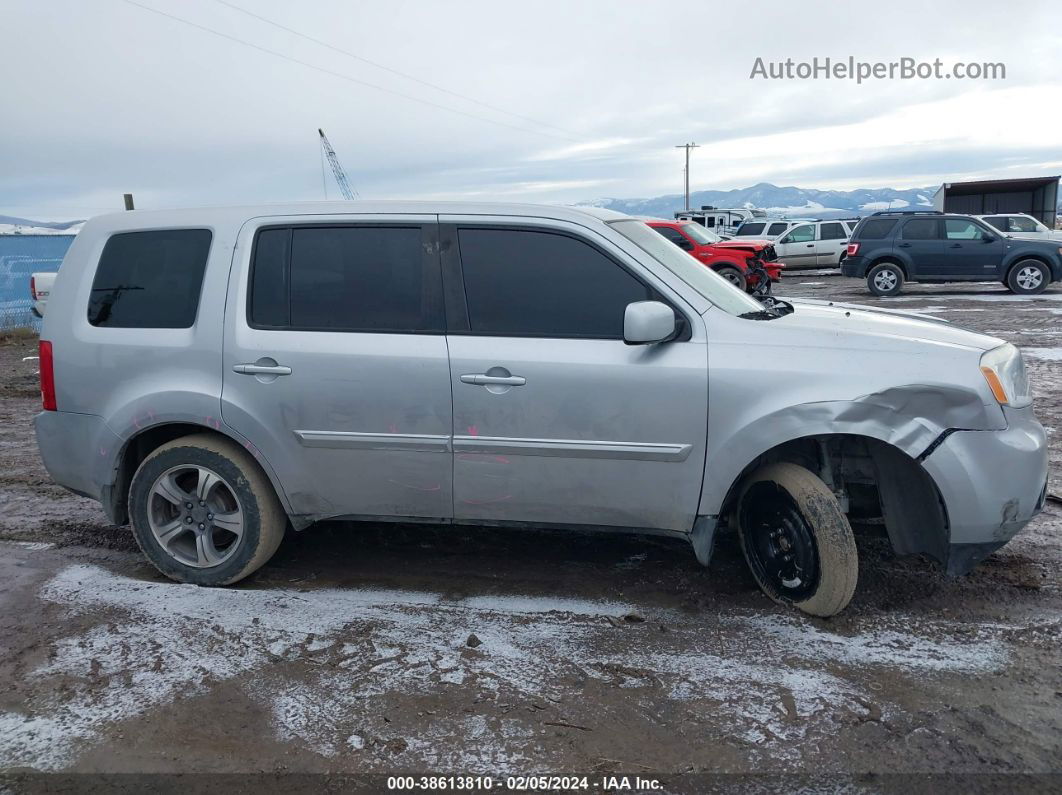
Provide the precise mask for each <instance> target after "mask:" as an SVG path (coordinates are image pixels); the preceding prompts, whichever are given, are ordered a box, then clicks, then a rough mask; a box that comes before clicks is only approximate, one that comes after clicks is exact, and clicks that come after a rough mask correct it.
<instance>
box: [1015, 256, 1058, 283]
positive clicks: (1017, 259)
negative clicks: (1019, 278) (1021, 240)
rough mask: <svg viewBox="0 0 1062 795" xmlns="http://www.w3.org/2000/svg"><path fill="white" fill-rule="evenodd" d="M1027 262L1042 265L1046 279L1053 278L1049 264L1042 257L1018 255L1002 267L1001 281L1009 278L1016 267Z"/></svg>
mask: <svg viewBox="0 0 1062 795" xmlns="http://www.w3.org/2000/svg"><path fill="white" fill-rule="evenodd" d="M1028 260H1032V261H1033V262H1038V263H1040V264H1041V265H1043V266H1044V267H1045V268H1047V278H1048V279H1053V278H1054V273H1053V271H1052V270H1051V263H1050V262H1049V261H1048V260H1047V258H1045V257H1043V256H1041V255H1039V254H1018V255H1016V256H1014V257H1012V258H1011V259H1010V260H1009V261H1008V262H1007V264H1006V265H1005V266H1004V267H1003V279H1004V281H1005V280H1007V279H1009V278H1010V274H1011V272H1012V271H1013V270H1014V269H1015V268H1016V267H1018V266H1019V265H1020V264H1021V263H1023V262H1027V261H1028Z"/></svg>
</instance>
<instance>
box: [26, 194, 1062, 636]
mask: <svg viewBox="0 0 1062 795" xmlns="http://www.w3.org/2000/svg"><path fill="white" fill-rule="evenodd" d="M766 300H767V303H766V304H765V303H760V302H758V301H757V300H756V299H753V298H751V297H749V296H747V295H745V294H744V293H742V292H741V291H740V290H737V289H735V288H734V287H732V286H731V285H730V284H729V283H728V282H726V281H725V280H724V279H722V278H720V277H718V276H717V275H715V274H714V273H713V272H712V271H710V270H709V269H707V268H705V267H704V266H703V265H701V264H700V263H699V262H698V261H697V260H695V259H693V258H692V257H691V256H689V255H688V254H686V253H685V252H683V251H682V250H681V249H679V248H678V247H676V246H674V245H673V244H672V243H670V242H669V241H667V240H666V239H664V238H662V237H661V236H660V235H658V234H657V233H656V232H654V231H653V230H652V229H650V228H649V227H648V226H646V225H645V224H644V223H642V222H641V221H638V220H634V219H631V218H629V217H628V216H624V215H621V214H619V213H613V212H609V211H605V210H582V209H566V208H557V207H538V206H527V205H493V204H491V205H484V204H445V203H375V204H370V203H363V204H352V203H350V202H343V203H333V204H308V205H298V204H295V205H285V206H266V207H251V208H230V209H212V210H177V211H167V212H128V213H123V214H118V215H109V216H103V217H99V218H95V219H93V220H91V221H89V222H88V223H87V224H86V225H85V227H84V229H83V230H82V232H81V234H79V235H78V237H77V240H76V241H75V243H74V244H73V246H72V247H71V248H70V251H69V253H68V254H67V257H66V260H65V262H64V263H63V267H62V270H61V271H60V273H59V277H58V279H57V282H56V285H55V288H54V291H53V293H52V296H51V301H50V303H49V307H48V314H47V315H46V317H45V320H44V328H43V333H42V337H41V387H42V394H43V401H44V409H45V410H44V411H43V412H41V413H40V414H39V415H38V416H37V419H36V431H37V438H38V442H39V444H40V449H41V454H42V456H43V458H44V462H45V464H46V466H47V468H48V470H49V472H50V473H51V475H52V476H53V477H54V478H55V480H56V481H57V482H58V483H60V484H62V485H63V486H65V487H67V488H69V489H70V490H72V491H74V492H76V493H78V494H82V495H85V496H88V497H91V498H93V499H96V500H99V501H100V502H101V503H102V505H103V508H104V510H105V511H106V513H107V515H108V516H109V517H110V519H111V520H112V521H113V522H115V523H118V524H124V523H127V522H128V523H131V524H132V528H133V533H134V534H135V536H136V539H137V541H138V542H139V544H140V546H141V548H142V549H143V551H144V553H145V555H146V556H147V557H148V558H149V559H150V560H151V562H152V563H153V564H154V565H155V566H157V567H158V569H159V570H160V571H162V572H163V573H164V574H166V575H168V576H169V577H172V578H173V579H175V580H179V581H182V582H191V583H197V584H200V585H225V584H228V583H233V582H236V581H237V580H240V579H241V578H243V577H246V576H247V575H248V574H250V573H251V572H253V571H254V570H255V569H257V568H258V567H260V566H261V565H263V564H264V563H265V562H266V561H267V560H269V558H270V556H271V555H272V554H273V552H274V551H275V550H276V548H277V546H278V544H279V543H280V541H281V538H282V536H283V535H284V531H285V528H286V527H288V526H289V525H290V526H291V527H293V528H294V529H296V530H301V529H303V528H305V527H307V526H309V525H311V524H312V523H314V522H316V521H319V520H324V519H346V520H369V521H425V520H426V521H434V522H444V523H463V524H487V525H502V524H504V525H521V526H529V527H549V526H554V527H555V526H561V527H571V528H599V529H600V528H604V529H624V530H635V531H638V532H643V533H658V534H665V535H671V536H677V537H681V538H687V539H689V540H690V541H691V542H692V544H693V548H694V550H695V552H696V554H697V557H698V558H699V559H700V561H701V562H702V563H704V564H707V563H708V561H709V558H710V555H711V551H712V541H713V538H714V536H715V534H716V533H717V532H718V531H719V530H720V529H722V528H730V529H732V530H736V532H737V533H738V536H739V538H740V541H741V545H742V548H743V549H744V552H745V555H746V557H747V559H748V563H749V565H750V568H751V570H752V573H753V575H754V576H755V578H756V580H757V581H758V582H759V584H760V586H761V587H762V588H763V590H764V591H765V592H766V593H767V594H768V595H769V596H770V597H771V598H773V599H776V600H778V601H781V602H785V603H790V604H794V605H796V606H797V607H798V608H800V609H801V610H804V611H806V612H808V613H812V614H815V615H831V614H834V613H836V612H838V611H839V610H841V609H842V608H843V607H844V606H845V605H846V604H847V602H848V601H849V599H850V598H851V596H852V593H853V591H854V588H855V585H856V576H857V557H856V547H855V543H854V540H853V534H852V528H851V524H850V522H856V523H859V522H867V521H868V520H869V521H870V522H874V521H878V522H881V521H883V522H884V524H885V526H886V527H887V529H888V533H889V535H890V537H891V539H892V544H893V546H894V548H895V549H896V551H897V552H898V553H926V554H928V555H931V556H933V557H935V558H936V559H937V560H939V561H940V562H941V563H942V564H944V566H945V567H946V568H947V570H948V571H949V572H951V573H963V572H966V571H968V570H969V569H970V568H972V567H973V566H974V565H975V564H976V563H977V562H978V561H979V560H980V559H982V558H983V557H985V556H986V555H987V554H989V553H990V552H991V551H992V550H994V549H997V548H998V547H1000V546H1001V545H1002V544H1004V543H1006V541H1008V540H1009V539H1010V538H1011V537H1012V536H1013V535H1014V534H1015V533H1017V532H1018V530H1019V529H1021V528H1022V527H1023V526H1024V525H1025V524H1026V523H1027V522H1028V521H1029V519H1030V518H1031V517H1032V516H1033V515H1034V514H1036V512H1037V511H1038V510H1039V509H1040V508H1041V506H1042V504H1043V500H1044V490H1045V485H1046V475H1047V456H1046V449H1045V442H1044V430H1043V428H1042V427H1041V425H1040V424H1039V423H1038V422H1037V421H1036V420H1035V419H1034V417H1033V414H1032V409H1031V407H1030V398H1029V385H1028V381H1027V379H1026V376H1025V370H1024V366H1023V364H1022V359H1021V356H1020V354H1019V352H1018V351H1017V350H1016V349H1015V348H1014V347H1013V346H1011V345H1008V344H1004V343H1003V342H1001V341H1000V340H998V339H994V338H992V337H987V336H983V335H980V334H975V333H972V332H969V331H964V330H962V329H958V328H955V327H953V326H951V325H949V324H947V323H943V322H933V321H927V320H925V319H917V318H914V317H908V316H905V315H902V314H901V313H897V312H884V311H876V310H873V309H868V308H861V307H855V306H844V305H828V304H826V303H824V302H821V301H795V300H794V301H792V302H791V303H789V302H785V301H780V302H771V301H770V299H766Z"/></svg>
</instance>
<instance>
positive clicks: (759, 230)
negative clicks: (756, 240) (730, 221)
mask: <svg viewBox="0 0 1062 795" xmlns="http://www.w3.org/2000/svg"><path fill="white" fill-rule="evenodd" d="M765 226H766V224H742V225H741V228H740V229H738V231H737V233H738V234H739V235H760V234H763V227H765Z"/></svg>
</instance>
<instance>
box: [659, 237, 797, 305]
mask: <svg viewBox="0 0 1062 795" xmlns="http://www.w3.org/2000/svg"><path fill="white" fill-rule="evenodd" d="M646 223H647V224H648V225H649V226H651V227H652V228H653V229H655V230H656V231H657V232H659V233H660V234H662V235H663V236H664V237H666V238H667V239H668V240H670V241H671V242H672V243H674V244H675V245H676V246H678V247H679V248H681V249H682V250H683V251H688V252H689V253H690V254H692V255H693V256H694V257H696V258H697V259H699V260H700V261H701V262H703V263H704V264H705V265H707V266H708V267H709V268H711V269H712V270H714V271H715V272H716V273H718V274H719V275H720V276H722V277H723V278H724V279H726V280H727V281H729V282H731V283H733V284H734V286H736V287H740V288H741V289H742V290H747V291H751V290H752V289H753V288H754V287H755V286H756V282H757V277H756V275H755V274H750V273H749V268H750V267H751V265H752V263H753V262H754V261H755V260H759V261H760V264H761V265H763V269H764V270H766V271H767V275H768V276H770V277H771V281H772V282H776V281H778V280H779V279H781V278H782V268H784V267H785V265H784V264H783V263H781V262H779V261H778V256H777V254H775V251H774V244H773V243H772V242H771V241H770V240H747V239H745V238H741V239H740V240H723V239H722V238H721V237H719V235H717V234H715V233H714V232H712V231H710V230H708V229H705V228H704V227H703V226H701V225H700V224H699V223H697V222H696V221H659V220H655V219H653V220H647V221H646Z"/></svg>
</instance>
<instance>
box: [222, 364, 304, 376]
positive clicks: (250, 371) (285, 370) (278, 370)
mask: <svg viewBox="0 0 1062 795" xmlns="http://www.w3.org/2000/svg"><path fill="white" fill-rule="evenodd" d="M232 372H234V373H239V374H240V375H291V368H290V367H285V366H284V365H282V364H234V365H233V366H232Z"/></svg>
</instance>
